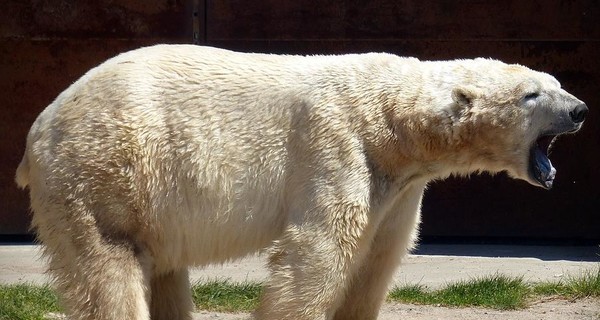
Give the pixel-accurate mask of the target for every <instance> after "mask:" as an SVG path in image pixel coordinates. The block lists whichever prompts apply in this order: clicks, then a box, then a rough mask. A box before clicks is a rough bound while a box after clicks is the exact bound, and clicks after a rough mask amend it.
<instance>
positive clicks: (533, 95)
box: [523, 92, 540, 101]
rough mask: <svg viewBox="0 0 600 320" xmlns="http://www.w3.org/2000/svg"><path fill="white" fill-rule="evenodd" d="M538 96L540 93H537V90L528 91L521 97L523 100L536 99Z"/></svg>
mask: <svg viewBox="0 0 600 320" xmlns="http://www.w3.org/2000/svg"><path fill="white" fill-rule="evenodd" d="M539 96H540V94H539V93H538V92H531V93H528V94H526V95H525V96H524V97H523V100H525V101H528V100H535V99H537V98H538V97H539Z"/></svg>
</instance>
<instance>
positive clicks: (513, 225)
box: [0, 0, 600, 239]
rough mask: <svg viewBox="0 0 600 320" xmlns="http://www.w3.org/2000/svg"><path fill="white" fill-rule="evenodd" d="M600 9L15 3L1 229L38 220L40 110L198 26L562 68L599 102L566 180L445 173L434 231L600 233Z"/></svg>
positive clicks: (296, 43)
mask: <svg viewBox="0 0 600 320" xmlns="http://www.w3.org/2000/svg"><path fill="white" fill-rule="evenodd" d="M194 7H197V9H198V10H197V12H196V14H195V15H194V14H193V11H194ZM193 17H195V19H196V20H193V19H194V18H193ZM599 20H600V2H598V1H594V0H545V1H544V0H533V1H519V0H505V1H481V0H425V1H415V0H372V1H368V2H367V1H351V0H346V1H340V0H320V1H319V0H295V1H278V0H257V1H245V0H179V1H177V0H162V1H161V0H152V1H143V2H142V1H133V0H112V1H111V0H102V1H97V2H95V3H93V4H92V3H91V2H88V1H76V0H62V1H61V0H45V1H44V0H37V1H36V0H29V1H18V0H10V1H8V2H3V3H1V4H0V90H1V92H3V94H2V95H0V105H1V106H2V107H1V108H0V110H2V111H1V112H2V117H1V119H2V123H1V128H2V129H1V130H2V132H1V133H2V135H0V136H1V137H2V139H3V143H2V144H0V148H2V149H1V150H0V164H2V167H1V169H0V188H2V189H0V192H1V195H0V197H2V199H1V200H0V201H2V203H3V206H2V209H0V234H2V233H4V234H10V233H21V232H24V230H25V226H26V225H27V223H28V215H27V214H26V212H27V201H26V200H27V199H26V194H25V193H24V192H21V191H18V190H16V188H15V187H14V184H13V182H12V180H13V174H14V168H15V167H16V165H17V164H18V161H19V160H20V157H21V154H22V151H23V145H24V137H25V134H26V132H27V130H28V128H29V126H30V125H31V123H32V121H33V120H34V118H35V116H36V115H37V114H38V113H39V112H40V111H41V110H42V109H43V108H44V107H45V106H46V105H47V104H48V103H50V102H51V101H52V99H54V97H55V96H56V95H57V94H58V93H59V92H60V91H62V90H63V89H64V88H66V86H68V84H69V83H71V82H72V81H74V80H75V79H77V78H78V77H79V76H81V75H82V74H83V73H84V72H85V71H86V70H87V69H89V68H90V67H92V66H94V65H96V64H98V63H99V62H101V61H102V60H104V59H106V58H108V57H110V56H112V55H114V54H116V53H118V52H121V51H124V50H127V49H130V48H135V47H139V46H142V45H148V44H153V43H159V42H179V43H181V42H183V43H190V42H192V41H194V40H192V39H193V38H194V33H195V39H196V40H195V42H196V43H199V44H208V45H214V46H219V47H224V48H230V49H236V50H240V51H258V52H270V53H300V54H325V53H345V52H367V51H385V52H391V53H395V54H399V55H406V56H416V57H419V58H421V59H453V58H470V57H479V56H483V57H492V58H497V59H501V60H504V61H507V62H514V63H521V64H524V65H527V66H530V67H532V68H534V69H538V70H542V71H546V72H549V73H552V74H553V75H555V76H556V77H557V78H558V79H559V80H560V81H561V82H562V84H563V86H564V87H565V88H566V89H567V90H569V91H570V92H572V93H573V94H575V95H576V96H578V97H580V98H581V99H583V100H584V101H586V102H587V103H588V105H589V106H590V109H591V111H590V114H589V118H588V121H587V122H586V124H585V126H584V129H583V130H582V131H581V132H580V133H579V134H578V135H576V136H569V137H564V138H563V139H561V140H559V141H558V142H557V143H556V146H555V148H554V151H553V155H552V159H553V163H554V164H555V166H556V167H557V169H558V177H557V180H556V182H555V187H554V189H553V190H551V191H543V190H540V189H536V188H534V187H531V186H529V185H527V184H526V183H524V182H519V181H513V180H509V179H508V178H506V177H505V176H503V175H499V176H496V177H493V178H492V177H487V176H484V177H475V178H472V179H470V180H465V179H450V180H449V181H444V182H437V183H434V184H432V185H431V187H430V189H429V191H428V192H427V195H426V197H425V203H424V207H423V211H424V215H423V219H424V223H423V228H422V234H423V235H424V236H442V237H443V236H451V237H456V236H465V237H518V238H533V239H538V238H540V239H541V238H544V239H547V238H552V239H600V214H597V213H596V211H598V209H597V208H598V206H599V204H600V188H596V187H595V185H594V184H595V182H596V181H600V170H598V168H597V164H598V163H600V152H599V151H598V150H599V148H598V147H599V145H600V134H599V130H600V128H599V124H600V120H598V116H597V114H598V112H597V111H596V110H597V106H598V105H599V102H600V94H599V92H600V59H598V57H600V23H598V22H597V21H599ZM194 21H195V22H194Z"/></svg>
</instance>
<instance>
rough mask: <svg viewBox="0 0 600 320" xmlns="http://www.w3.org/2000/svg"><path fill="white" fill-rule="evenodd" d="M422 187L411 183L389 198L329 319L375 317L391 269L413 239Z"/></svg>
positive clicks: (388, 283)
mask: <svg viewBox="0 0 600 320" xmlns="http://www.w3.org/2000/svg"><path fill="white" fill-rule="evenodd" d="M424 188H425V186H424V185H413V186H411V187H409V188H407V189H406V190H404V191H403V192H402V193H401V194H399V195H397V197H396V198H394V199H393V200H391V202H392V203H391V206H390V207H391V208H390V210H389V211H388V212H386V213H385V217H384V218H383V220H382V221H381V223H380V224H379V226H378V228H377V231H376V234H375V238H374V239H373V242H372V244H371V246H370V249H369V252H368V253H367V255H366V257H365V259H364V260H363V261H362V263H361V266H360V268H358V270H357V271H356V272H355V274H354V275H353V278H352V280H351V281H350V282H349V283H350V287H349V288H348V290H347V294H346V295H345V297H344V301H343V302H342V303H341V304H340V305H339V306H338V307H337V310H336V311H335V315H334V317H333V319H335V320H369V319H377V315H378V314H379V309H380V307H381V304H382V303H383V301H384V300H385V297H386V295H387V292H388V289H389V285H390V282H391V280H392V277H393V275H394V271H395V270H396V268H397V267H398V265H399V264H400V260H401V259H402V257H403V256H404V255H405V254H406V253H407V252H408V251H409V250H410V249H411V248H412V247H413V245H414V242H415V241H416V238H417V235H418V229H419V223H420V204H421V199H422V197H423V191H424Z"/></svg>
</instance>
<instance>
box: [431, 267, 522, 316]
mask: <svg viewBox="0 0 600 320" xmlns="http://www.w3.org/2000/svg"><path fill="white" fill-rule="evenodd" d="M528 290H529V289H528V286H527V285H525V284H524V283H523V278H510V277H507V276H503V275H494V276H490V277H485V278H481V279H474V280H470V281H463V282H458V283H455V284H450V285H448V286H447V287H446V288H444V289H442V290H440V291H438V292H436V294H435V296H436V297H437V299H438V300H439V303H440V304H443V305H448V306H456V307H465V306H476V307H487V308H494V309H499V310H514V309H519V308H523V307H525V300H526V299H525V298H526V297H527V294H528Z"/></svg>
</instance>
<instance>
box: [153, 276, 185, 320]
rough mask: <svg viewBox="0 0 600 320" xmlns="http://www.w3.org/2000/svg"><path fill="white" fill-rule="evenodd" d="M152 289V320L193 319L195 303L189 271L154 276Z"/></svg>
mask: <svg viewBox="0 0 600 320" xmlns="http://www.w3.org/2000/svg"><path fill="white" fill-rule="evenodd" d="M151 287H152V299H151V302H150V306H151V307H150V313H151V315H152V320H189V319H192V311H193V310H194V303H193V301H192V294H191V289H190V280H189V276H188V270H187V269H184V270H179V271H171V272H168V273H165V274H160V275H154V276H153V277H152V280H151Z"/></svg>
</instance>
